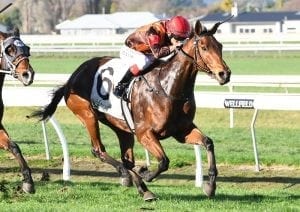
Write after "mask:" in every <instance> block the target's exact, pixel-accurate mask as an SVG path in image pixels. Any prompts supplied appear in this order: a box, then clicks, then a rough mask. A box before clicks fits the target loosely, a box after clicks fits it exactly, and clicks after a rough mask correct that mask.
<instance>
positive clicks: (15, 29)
mask: <svg viewBox="0 0 300 212" xmlns="http://www.w3.org/2000/svg"><path fill="white" fill-rule="evenodd" d="M13 35H14V36H16V37H20V30H19V28H18V27H14V31H13Z"/></svg>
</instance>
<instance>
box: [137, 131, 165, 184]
mask: <svg viewBox="0 0 300 212" xmlns="http://www.w3.org/2000/svg"><path fill="white" fill-rule="evenodd" d="M136 135H137V138H138V140H139V142H140V143H141V144H142V145H143V146H144V148H146V149H147V150H148V151H149V152H150V153H151V154H152V155H153V156H154V157H155V158H156V159H157V161H158V168H157V169H156V170H154V171H150V170H148V169H147V167H141V168H137V167H135V169H134V171H135V172H137V173H138V174H139V175H140V176H141V177H142V178H143V179H144V180H146V181H147V182H151V181H152V180H153V179H154V178H156V177H157V176H158V175H159V174H160V173H162V172H164V171H166V170H168V168H169V162H170V161H169V158H168V157H167V156H166V154H165V152H164V150H163V147H162V146H161V144H160V142H159V140H158V139H157V138H156V137H155V135H154V134H153V132H152V131H151V130H146V131H144V132H143V133H141V132H136Z"/></svg>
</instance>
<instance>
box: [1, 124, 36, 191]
mask: <svg viewBox="0 0 300 212" xmlns="http://www.w3.org/2000/svg"><path fill="white" fill-rule="evenodd" d="M0 148H1V149H5V150H8V151H9V152H11V153H12V154H13V155H14V157H15V158H16V160H17V161H18V163H19V165H20V167H21V173H22V175H23V184H22V190H23V191H24V192H26V193H34V192H35V189H34V183H33V180H32V177H31V170H30V168H29V167H28V165H27V163H26V161H25V159H24V157H23V155H22V152H21V150H20V148H19V146H18V145H17V144H16V143H15V142H13V141H11V140H10V139H9V137H8V135H7V133H6V131H5V130H4V129H1V130H0Z"/></svg>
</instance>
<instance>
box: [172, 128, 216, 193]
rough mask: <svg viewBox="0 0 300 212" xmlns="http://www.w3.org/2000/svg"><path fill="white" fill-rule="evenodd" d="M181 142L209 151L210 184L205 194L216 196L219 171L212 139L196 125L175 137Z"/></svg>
mask: <svg viewBox="0 0 300 212" xmlns="http://www.w3.org/2000/svg"><path fill="white" fill-rule="evenodd" d="M175 138H176V139H177V140H178V141H179V142H185V143H188V144H198V145H202V146H204V147H205V149H206V151H207V160H208V166H209V168H208V177H209V182H208V183H207V184H206V185H205V187H204V192H205V193H206V195H207V196H208V197H213V196H215V192H216V177H217V175H218V170H217V166H216V159H215V152H214V144H213V141H212V139H210V138H209V137H207V136H206V135H204V134H203V133H202V132H201V131H200V130H199V129H198V128H197V127H196V126H195V125H194V124H192V126H191V128H190V129H189V130H187V131H186V133H184V134H183V135H180V136H176V137H175Z"/></svg>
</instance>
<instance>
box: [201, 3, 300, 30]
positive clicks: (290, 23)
mask: <svg viewBox="0 0 300 212" xmlns="http://www.w3.org/2000/svg"><path fill="white" fill-rule="evenodd" d="M231 15H234V18H232V19H231V20H230V21H228V22H226V23H224V24H222V25H221V26H220V27H219V28H218V31H217V33H220V34H239V35H255V34H264V35H272V34H280V33H283V34H294V33H300V12H298V11H293V12H291V11H278V12H242V13H238V9H237V7H236V6H235V7H233V8H232V11H231V13H212V14H208V15H206V16H202V17H198V18H199V19H200V20H201V21H202V23H204V25H205V26H206V27H208V28H210V27H212V26H213V25H214V24H215V23H216V22H219V21H222V20H225V19H226V18H228V17H230V16H231Z"/></svg>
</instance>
